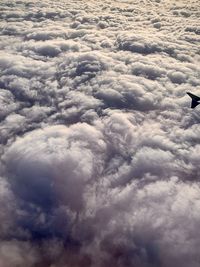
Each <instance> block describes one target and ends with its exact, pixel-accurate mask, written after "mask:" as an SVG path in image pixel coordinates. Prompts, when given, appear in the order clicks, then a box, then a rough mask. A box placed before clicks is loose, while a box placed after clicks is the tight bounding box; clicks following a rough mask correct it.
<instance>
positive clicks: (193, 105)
mask: <svg viewBox="0 0 200 267" xmlns="http://www.w3.org/2000/svg"><path fill="white" fill-rule="evenodd" d="M187 94H188V95H189V96H190V97H191V98H192V103H191V108H195V107H196V106H197V105H199V104H200V102H199V101H200V97H198V96H196V95H193V94H192V93H190V92H187Z"/></svg>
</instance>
